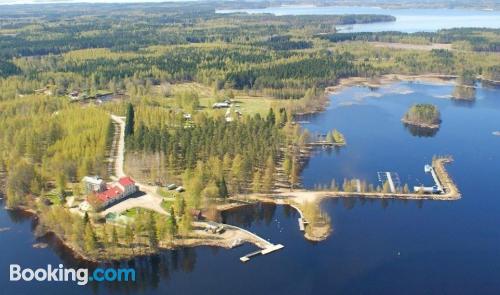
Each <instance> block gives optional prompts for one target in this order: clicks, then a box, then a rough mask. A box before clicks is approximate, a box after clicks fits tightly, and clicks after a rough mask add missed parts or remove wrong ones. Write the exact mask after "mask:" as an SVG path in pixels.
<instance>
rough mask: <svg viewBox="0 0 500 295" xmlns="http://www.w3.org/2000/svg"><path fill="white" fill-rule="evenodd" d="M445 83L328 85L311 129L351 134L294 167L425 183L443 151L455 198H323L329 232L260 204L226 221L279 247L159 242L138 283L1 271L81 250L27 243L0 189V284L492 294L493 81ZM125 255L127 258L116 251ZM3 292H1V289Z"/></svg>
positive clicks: (496, 218) (496, 108)
mask: <svg viewBox="0 0 500 295" xmlns="http://www.w3.org/2000/svg"><path fill="white" fill-rule="evenodd" d="M452 92H453V85H451V84H444V85H441V84H428V83H417V82H414V83H410V82H399V83H394V84H391V85H386V86H383V87H380V88H375V89H373V88H372V89H370V88H366V87H350V88H346V89H344V90H342V91H340V92H339V93H337V94H334V95H331V103H330V105H329V106H328V108H327V109H326V110H325V112H322V113H319V114H315V115H311V116H307V117H305V118H303V119H304V121H309V123H306V124H304V125H303V126H304V127H305V128H308V129H309V130H310V131H311V132H312V133H315V132H318V133H325V132H327V131H330V130H332V129H333V128H338V129H339V130H340V131H341V132H342V133H344V135H345V137H346V140H347V146H345V147H342V148H340V149H337V150H322V149H318V150H317V151H316V152H315V153H314V154H313V155H312V157H311V159H310V160H309V162H308V164H307V166H306V167H305V169H304V171H303V172H302V175H301V177H302V181H303V183H304V186H306V187H313V186H314V184H318V183H319V184H329V183H330V181H331V179H332V178H335V179H336V180H337V181H338V182H341V181H342V179H343V178H353V177H359V178H363V179H365V180H367V181H369V182H372V183H374V184H377V172H378V171H393V172H396V173H398V174H399V176H400V178H401V181H402V182H407V183H409V184H410V185H418V184H426V185H429V184H432V177H430V176H429V175H428V174H426V173H425V172H424V165H425V164H427V163H429V162H430V161H431V159H432V156H433V155H436V154H437V155H447V154H451V155H452V156H453V157H454V158H455V162H453V163H452V164H451V165H449V166H447V168H448V171H449V172H450V174H451V176H452V177H453V179H454V180H455V181H456V183H457V185H458V188H459V189H460V190H461V193H462V199H460V200H458V201H401V200H373V199H363V198H359V199H355V198H347V199H330V200H326V201H324V203H323V204H322V207H323V209H324V210H325V212H327V213H328V214H329V215H330V217H331V222H332V226H333V233H332V235H331V236H330V237H329V238H328V239H327V240H325V241H322V242H319V243H313V242H309V241H307V240H305V239H304V236H303V234H302V232H300V231H299V228H298V223H297V218H298V214H297V212H296V211H295V210H293V209H292V208H290V207H287V206H276V205H269V204H267V205H266V204H260V205H256V206H248V207H245V208H240V209H238V210H234V211H231V212H226V213H225V214H224V221H225V222H226V223H229V224H235V225H239V226H241V227H243V228H246V229H248V230H250V231H252V232H255V233H257V234H259V235H260V236H262V237H263V238H265V239H269V240H270V241H271V242H274V243H281V244H283V245H284V246H285V248H284V249H282V250H280V251H277V252H275V253H272V254H270V255H266V256H262V257H256V258H254V259H252V260H251V261H250V262H248V263H246V264H244V263H241V262H240V261H239V259H238V258H239V257H241V256H243V255H245V254H247V253H249V252H251V251H253V250H255V247H254V246H252V245H248V244H245V245H243V246H241V247H237V248H234V249H230V250H226V249H220V248H212V247H197V248H190V249H179V250H176V251H164V252H162V253H161V254H160V255H158V256H154V257H145V258H138V259H135V260H134V261H132V262H130V264H127V265H128V266H129V267H134V268H135V269H136V270H137V272H138V274H139V275H138V280H137V282H136V283H133V284H132V283H129V284H118V283H113V284H104V283H101V284H98V283H95V282H94V284H89V285H87V286H82V287H78V286H76V285H75V284H74V283H36V282H31V283H13V282H8V275H9V274H8V265H9V264H10V263H18V264H21V265H22V266H23V267H26V266H31V267H44V266H46V265H47V264H52V265H57V264H59V263H63V264H64V265H65V266H68V267H78V266H79V265H81V262H79V261H77V260H74V259H72V257H71V255H69V254H68V253H67V251H64V249H61V248H60V247H59V246H58V245H57V243H51V242H50V240H49V241H47V240H45V239H44V240H42V241H44V242H48V243H49V245H50V246H49V247H47V248H45V249H35V248H33V247H32V244H33V243H35V242H37V240H36V239H35V238H34V236H33V233H32V220H31V218H29V217H28V216H25V215H24V214H20V213H19V212H17V213H16V212H10V211H5V210H4V209H3V204H2V203H1V201H0V206H1V207H2V208H1V209H0V229H3V230H2V231H0V261H2V262H3V264H2V265H3V267H2V268H0V290H1V291H0V294H33V292H34V290H36V292H37V294H82V295H83V294H182V295H191V294H193V295H199V294H239V295H247V294H248V295H255V294H259V295H267V294H287V295H308V294H369V295H372V294H373V295H375V294H386V295H392V294H394V295H399V294H405V295H413V294H414V295H420V294H429V295H442V294H481V295H489V294H492V295H493V294H495V295H498V294H500V279H499V278H500V255H499V251H500V250H499V249H500V226H499V225H500V214H499V208H500V196H499V193H498V192H499V191H500V182H499V176H500V154H499V152H500V137H498V136H494V135H492V131H495V130H499V129H500V89H495V88H485V87H480V86H479V87H478V89H477V94H476V100H475V101H470V102H458V101H454V100H451V99H450V98H449V95H450V94H451V93H452ZM414 103H432V104H436V105H437V106H438V107H439V109H440V111H441V117H442V120H443V122H442V125H441V128H440V129H439V130H437V131H436V132H425V131H421V130H415V129H411V128H407V127H405V126H404V125H403V124H402V123H401V121H400V119H401V117H402V116H403V114H404V113H405V112H406V110H407V109H408V107H410V106H411V105H412V104H414ZM122 265H125V263H122ZM2 292H3V293H2Z"/></svg>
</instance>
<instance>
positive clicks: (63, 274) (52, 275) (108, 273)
mask: <svg viewBox="0 0 500 295" xmlns="http://www.w3.org/2000/svg"><path fill="white" fill-rule="evenodd" d="M9 269H10V281H11V282H17V281H21V280H22V281H25V282H31V281H33V280H35V281H39V282H76V283H77V284H78V285H80V286H83V285H86V284H87V283H88V282H92V281H95V282H135V269H133V268H96V269H94V271H93V272H92V274H91V275H90V276H89V270H88V269H87V268H78V269H74V268H64V266H63V265H62V264H59V267H56V268H54V267H52V265H50V264H49V265H47V268H37V269H31V268H24V269H23V268H21V266H20V265H19V264H11V265H10V268H9Z"/></svg>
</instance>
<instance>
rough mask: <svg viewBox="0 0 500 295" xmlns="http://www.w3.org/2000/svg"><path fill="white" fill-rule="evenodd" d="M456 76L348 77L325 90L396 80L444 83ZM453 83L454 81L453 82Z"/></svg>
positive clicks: (395, 75)
mask: <svg viewBox="0 0 500 295" xmlns="http://www.w3.org/2000/svg"><path fill="white" fill-rule="evenodd" d="M457 77H458V76H457V75H445V74H433V73H428V74H420V75H404V74H386V75H382V76H380V77H376V78H366V77H349V78H342V79H340V80H339V81H338V83H337V85H333V86H328V87H326V88H325V91H326V92H327V93H328V94H337V93H338V92H340V91H342V90H344V89H345V88H348V87H354V86H364V87H371V88H378V87H381V86H384V85H388V84H392V83H396V82H416V81H421V82H426V83H434V84H439V85H446V84H447V83H445V82H447V81H450V80H453V79H456V78H457ZM453 84H455V83H454V82H453Z"/></svg>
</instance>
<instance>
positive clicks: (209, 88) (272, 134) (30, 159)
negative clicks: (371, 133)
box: [0, 2, 500, 251]
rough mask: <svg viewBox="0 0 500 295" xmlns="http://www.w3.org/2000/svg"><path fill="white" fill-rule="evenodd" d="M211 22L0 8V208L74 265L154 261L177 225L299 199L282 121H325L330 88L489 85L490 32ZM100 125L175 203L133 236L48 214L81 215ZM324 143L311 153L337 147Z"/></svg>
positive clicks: (164, 14) (165, 14) (329, 21)
mask: <svg viewBox="0 0 500 295" xmlns="http://www.w3.org/2000/svg"><path fill="white" fill-rule="evenodd" d="M224 5H226V4H224ZM222 6H223V5H222V4H220V3H217V2H213V3H209V2H203V3H148V4H121V5H118V4H96V5H88V4H75V5H67V4H61V5H46V6H44V9H43V11H40V10H39V9H37V8H36V6H29V5H27V6H22V7H10V6H9V7H2V8H5V9H2V10H1V11H0V130H2V132H1V133H0V175H1V176H2V177H1V179H2V182H3V183H2V186H4V187H5V192H6V195H7V205H8V206H9V207H16V206H17V207H25V208H31V209H34V210H38V211H39V212H40V213H41V215H40V216H41V218H42V219H43V220H44V224H45V225H46V226H47V227H49V228H53V229H54V231H55V232H56V233H59V234H61V235H63V236H65V237H66V238H67V239H74V240H75V241H74V242H75V243H76V244H77V245H78V247H81V248H82V249H85V250H86V251H94V250H95V249H97V248H98V245H101V246H102V245H111V247H116V245H119V244H121V245H127V244H131V243H132V242H137V243H142V244H147V245H150V247H152V248H156V247H158V243H159V241H158V240H159V239H160V240H162V239H163V240H164V241H165V240H171V239H172V238H173V237H174V236H175V235H176V234H177V232H181V233H187V232H189V230H190V218H191V217H190V214H191V213H190V210H191V209H200V208H202V209H203V208H208V207H210V205H212V204H214V203H218V202H220V201H221V200H224V199H225V198H227V197H228V196H230V195H236V194H247V193H267V192H270V191H272V190H274V189H278V188H281V189H283V188H286V189H293V188H297V187H300V177H299V175H300V169H301V166H302V164H303V163H304V158H305V157H307V155H308V153H307V151H308V150H307V149H306V146H307V143H308V142H309V137H310V135H309V133H308V131H307V130H302V129H301V128H300V126H299V124H295V122H294V118H295V117H294V116H295V115H297V114H304V113H312V112H317V111H320V110H321V109H322V108H324V107H325V106H326V104H327V101H328V100H327V95H326V94H325V91H324V89H325V88H326V87H328V86H332V85H335V84H337V83H338V81H339V80H340V79H342V78H349V77H365V78H373V79H377V78H378V77H380V76H381V75H384V74H409V75H418V74H426V73H435V74H443V75H453V76H458V78H459V79H458V81H459V82H460V84H461V85H462V87H463V88H464V89H472V88H473V85H474V83H476V82H477V81H479V80H489V81H490V82H493V83H494V82H495V81H498V79H499V77H500V56H499V55H498V50H499V49H498V44H499V43H498V42H499V39H500V32H499V30H486V29H485V30H479V29H459V30H458V29H456V30H442V31H438V32H436V33H416V34H402V33H394V32H383V33H366V34H365V33H359V34H343V33H338V32H337V30H336V26H338V25H344V24H354V23H372V22H380V21H393V20H394V18H393V17H392V16H388V15H344V16H330V15H329V16H321V15H318V16H274V15H270V14H256V15H250V14H244V13H232V14H218V13H216V9H218V8H220V7H222ZM372 41H380V42H402V43H415V44H429V43H451V44H453V50H445V49H434V50H430V51H419V50H394V49H390V48H378V47H375V46H373V45H372V44H370V43H371V42H372ZM216 103H224V104H227V105H228V107H227V108H224V109H217V108H214V107H213V105H214V104H216ZM229 105H230V106H229ZM111 113H112V114H116V115H120V116H125V117H126V118H127V122H128V124H127V130H126V155H125V170H126V172H127V173H128V174H130V175H132V176H133V177H134V178H136V179H137V180H138V181H144V182H145V183H151V184H152V185H153V184H159V185H162V186H164V185H165V184H167V183H177V184H182V186H184V187H185V192H183V193H182V194H181V195H182V197H181V198H177V199H176V200H179V201H176V202H175V203H174V204H172V201H165V202H164V204H163V206H164V208H165V210H168V212H170V209H172V210H175V211H173V213H172V214H170V216H173V217H172V218H169V219H168V221H165V220H163V221H161V220H162V219H161V218H159V217H158V216H156V215H154V216H153V215H150V214H148V213H145V212H128V213H127V214H129V215H133V216H135V217H136V218H138V219H140V220H141V222H140V223H139V224H138V225H137V228H136V229H131V228H120V229H116V228H113V227H109V228H108V227H107V226H101V227H98V228H93V227H92V226H91V225H92V224H94V221H93V220H92V219H91V221H90V222H89V220H88V217H86V218H85V219H83V221H82V220H81V219H78V218H73V217H68V214H69V213H68V212H66V211H64V210H60V209H61V208H59V207H58V206H48V205H47V204H61V203H62V202H63V201H65V200H66V197H69V196H72V197H76V199H77V200H78V198H80V199H83V198H84V197H85V196H84V195H83V193H82V188H81V186H80V185H79V182H80V180H81V179H82V177H83V176H86V175H99V176H101V177H103V178H105V179H109V176H110V165H111V164H110V163H112V159H111V158H110V157H111V155H110V153H111V145H112V142H113V138H114V134H115V132H116V131H117V130H116V126H115V125H113V123H112V121H111V119H110V114H111ZM426 114H427V111H426V112H425V116H427V115H426ZM334 128H335V126H332V131H331V132H329V133H328V134H327V135H326V136H325V140H326V141H328V142H329V143H335V144H337V145H343V144H346V142H347V141H349V139H348V138H344V136H343V135H342V133H341V131H342V130H336V129H334ZM350 185H351V184H350V182H348V181H347V180H346V181H345V184H344V185H343V186H344V187H345V188H349V186H350ZM158 193H159V194H164V195H168V196H170V193H169V192H168V191H167V192H166V191H164V190H160V191H159V192H158ZM176 196H178V195H176ZM36 200H43V202H38V203H36V202H35V201H36ZM35 203H36V204H35ZM41 204H43V205H41ZM186 212H187V213H186ZM137 216H139V217H137ZM63 219H64V220H69V222H68V224H64V225H62V224H61V222H59V221H60V220H63ZM145 220H146V221H148V222H147V223H145V222H144V221H145ZM95 224H97V223H95ZM152 224H154V225H152ZM134 233H135V235H134ZM82 235H83V236H84V239H83V241H82V240H81V239H78V237H81V236H82Z"/></svg>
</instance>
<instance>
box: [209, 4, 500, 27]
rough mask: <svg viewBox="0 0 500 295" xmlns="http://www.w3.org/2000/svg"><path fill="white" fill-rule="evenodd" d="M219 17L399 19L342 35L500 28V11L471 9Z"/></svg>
mask: <svg viewBox="0 0 500 295" xmlns="http://www.w3.org/2000/svg"><path fill="white" fill-rule="evenodd" d="M218 12H219V13H231V12H247V13H271V14H275V15H338V14H385V15H392V16H394V17H396V21H395V22H380V23H372V24H356V25H350V26H340V27H339V29H340V31H342V32H382V31H400V32H406V33H414V32H434V31H437V30H440V29H450V28H460V27H477V28H482V27H484V28H500V11H485V10H467V9H445V8H442V9H385V8H378V7H362V6H360V7H355V6H331V7H314V6H281V7H268V8H263V9H240V10H219V11H218Z"/></svg>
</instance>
